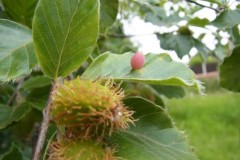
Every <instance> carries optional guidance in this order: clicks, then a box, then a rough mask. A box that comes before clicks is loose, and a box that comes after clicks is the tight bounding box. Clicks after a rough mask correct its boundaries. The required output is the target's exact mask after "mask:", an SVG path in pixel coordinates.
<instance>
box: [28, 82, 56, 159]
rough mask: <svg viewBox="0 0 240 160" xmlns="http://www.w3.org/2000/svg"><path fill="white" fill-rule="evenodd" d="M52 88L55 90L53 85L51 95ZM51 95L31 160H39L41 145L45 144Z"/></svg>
mask: <svg viewBox="0 0 240 160" xmlns="http://www.w3.org/2000/svg"><path fill="white" fill-rule="evenodd" d="M54 88H55V84H52V90H51V93H52V91H53V90H54ZM51 93H50V95H49V99H48V103H47V107H46V108H45V109H44V111H43V121H42V125H41V130H40V134H39V136H38V140H37V145H36V147H35V152H34V155H33V159H32V160H39V159H40V157H41V152H42V148H43V145H44V142H45V138H46V134H47V130H48V126H49V122H50V106H51V103H52V99H51Z"/></svg>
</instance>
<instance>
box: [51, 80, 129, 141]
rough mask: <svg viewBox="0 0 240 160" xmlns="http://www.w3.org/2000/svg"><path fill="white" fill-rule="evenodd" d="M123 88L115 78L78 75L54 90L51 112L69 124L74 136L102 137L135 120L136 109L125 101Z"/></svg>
mask: <svg viewBox="0 0 240 160" xmlns="http://www.w3.org/2000/svg"><path fill="white" fill-rule="evenodd" d="M123 97H124V93H123V91H122V90H121V89H120V88H119V86H117V87H115V86H114V84H113V82H112V81H110V80H109V81H107V82H106V83H105V84H103V82H102V81H100V80H99V81H96V82H93V81H90V80H81V79H80V78H77V79H75V80H72V81H65V82H64V83H63V84H58V85H57V86H56V88H55V89H54V91H53V93H52V105H51V115H52V119H53V120H54V121H55V122H56V123H57V124H58V125H62V126H65V127H66V133H67V136H68V137H70V138H81V139H90V138H97V139H101V138H102V137H103V136H104V135H105V132H106V131H107V132H108V134H109V135H111V133H112V131H113V129H115V128H116V129H125V128H127V127H128V122H130V123H133V121H132V117H131V115H132V114H133V112H132V111H128V110H127V108H126V107H125V106H124V104H123V103H122V98H123Z"/></svg>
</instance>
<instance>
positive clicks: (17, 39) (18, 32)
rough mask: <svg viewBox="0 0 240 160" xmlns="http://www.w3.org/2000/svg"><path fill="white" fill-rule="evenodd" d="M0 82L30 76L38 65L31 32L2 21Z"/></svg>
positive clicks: (0, 33)
mask: <svg viewBox="0 0 240 160" xmlns="http://www.w3.org/2000/svg"><path fill="white" fill-rule="evenodd" d="M0 37H1V39H0V81H3V82H4V81H9V80H14V79H16V78H18V77H20V76H23V75H26V74H28V73H29V72H30V71H31V70H32V69H33V68H34V67H35V66H36V65H37V60H36V57H35V54H34V48H33V42H32V35H31V30H29V29H27V28H25V27H23V26H21V25H19V24H17V23H15V22H11V21H9V20H3V19H1V20H0Z"/></svg>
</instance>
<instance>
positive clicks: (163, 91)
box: [153, 85, 185, 98]
mask: <svg viewBox="0 0 240 160" xmlns="http://www.w3.org/2000/svg"><path fill="white" fill-rule="evenodd" d="M153 88H154V89H155V90H156V91H157V92H158V94H160V95H164V96H166V97H167V98H182V97H184V96H185V91H184V89H183V88H182V87H179V86H160V85H153Z"/></svg>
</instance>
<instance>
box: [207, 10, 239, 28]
mask: <svg viewBox="0 0 240 160" xmlns="http://www.w3.org/2000/svg"><path fill="white" fill-rule="evenodd" d="M211 24H212V25H214V26H216V27H218V28H220V29H224V28H232V27H234V26H235V25H237V24H240V9H236V10H227V11H223V12H222V13H221V14H220V15H219V16H217V18H216V19H215V20H214V21H213V22H212V23H211Z"/></svg>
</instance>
